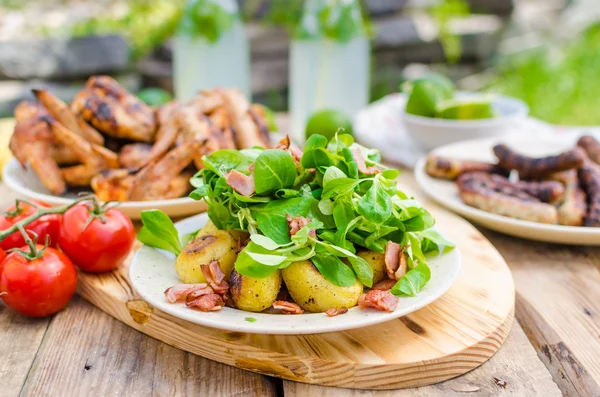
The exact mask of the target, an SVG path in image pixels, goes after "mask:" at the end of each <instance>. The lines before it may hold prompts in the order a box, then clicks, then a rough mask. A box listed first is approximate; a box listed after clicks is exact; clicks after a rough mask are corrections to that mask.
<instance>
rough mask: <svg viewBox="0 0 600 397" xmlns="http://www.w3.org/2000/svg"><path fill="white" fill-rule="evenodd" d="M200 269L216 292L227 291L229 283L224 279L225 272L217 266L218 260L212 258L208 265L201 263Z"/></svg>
mask: <svg viewBox="0 0 600 397" xmlns="http://www.w3.org/2000/svg"><path fill="white" fill-rule="evenodd" d="M200 270H201V271H202V274H204V277H206V280H207V281H208V283H209V284H210V286H211V288H212V289H213V290H214V291H215V292H216V293H217V294H219V295H224V294H226V293H227V292H229V284H228V283H227V281H225V274H224V273H223V271H222V270H221V267H220V266H219V261H217V260H213V261H211V262H210V263H209V264H208V265H201V266H200Z"/></svg>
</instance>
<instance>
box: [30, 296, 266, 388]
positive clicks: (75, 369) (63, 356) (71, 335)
mask: <svg viewBox="0 0 600 397" xmlns="http://www.w3.org/2000/svg"><path fill="white" fill-rule="evenodd" d="M24 361H25V360H24ZM275 394H276V393H275V387H274V384H273V383H272V381H271V380H269V379H268V378H266V377H264V376H260V375H256V374H253V373H250V372H246V371H243V370H240V369H236V368H233V367H229V366H226V365H223V364H218V363H215V362H212V361H209V360H207V359H204V358H201V357H198V356H194V355H192V354H189V353H185V352H182V351H180V350H178V349H175V348H173V347H170V346H168V345H165V344H164V343H161V342H159V341H156V340H154V339H152V338H149V337H147V336H145V335H143V334H141V333H140V332H137V331H135V330H133V329H132V328H130V327H128V326H127V325H125V324H122V323H121V322H119V321H117V320H115V319H113V318H112V317H110V316H109V315H107V314H105V313H103V312H101V311H100V310H98V309H96V308H94V307H93V306H92V305H90V304H89V303H87V302H85V301H84V300H83V299H81V298H79V297H76V298H75V299H74V300H73V302H71V305H70V307H69V308H68V310H65V311H62V312H60V313H59V314H57V315H56V316H55V317H54V319H53V321H52V323H51V326H50V327H49V328H48V332H47V334H46V337H45V338H44V340H43V343H42V344H41V347H40V350H39V352H38V355H37V357H36V358H35V361H34V363H33V366H32V368H31V371H30V373H29V376H28V378H27V380H26V382H25V385H24V387H23V390H22V395H24V396H67V395H69V396H86V395H99V396H105V395H126V396H150V395H156V396H169V395H178V396H188V395H189V396H236V395H238V396H274V395H275Z"/></svg>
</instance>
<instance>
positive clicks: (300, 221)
mask: <svg viewBox="0 0 600 397" xmlns="http://www.w3.org/2000/svg"><path fill="white" fill-rule="evenodd" d="M286 220H287V223H288V226H289V227H290V236H293V235H295V234H296V233H298V231H299V230H300V229H302V228H303V227H304V226H306V225H308V224H309V223H310V222H311V221H312V219H310V218H306V217H304V216H297V217H295V218H292V216H291V215H290V214H286ZM308 235H309V236H311V237H316V235H317V234H316V231H315V229H310V230H309V232H308Z"/></svg>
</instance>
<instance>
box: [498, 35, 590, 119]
mask: <svg viewBox="0 0 600 397" xmlns="http://www.w3.org/2000/svg"><path fill="white" fill-rule="evenodd" d="M491 90H492V91H495V92H500V93H503V94H505V95H510V96H514V97H516V98H520V99H522V100H523V101H525V102H526V103H527V104H528V105H529V107H530V112H531V115H532V116H534V117H537V118H539V119H542V120H544V121H547V122H549V123H553V124H562V125H580V126H586V125H600V24H597V25H594V26H592V27H591V28H589V29H587V30H586V31H584V32H583V33H582V34H581V35H580V36H579V37H577V38H576V39H575V40H571V41H570V42H568V43H564V44H562V45H559V46H557V47H554V48H544V49H541V50H536V51H534V52H530V53H526V54H521V55H519V56H512V57H509V58H507V59H505V60H501V62H500V63H499V65H498V79H497V81H496V82H495V83H493V84H492V86H491Z"/></svg>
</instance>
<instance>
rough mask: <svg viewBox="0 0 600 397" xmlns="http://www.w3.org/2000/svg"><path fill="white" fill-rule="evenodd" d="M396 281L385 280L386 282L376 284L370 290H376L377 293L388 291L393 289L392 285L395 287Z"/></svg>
mask: <svg viewBox="0 0 600 397" xmlns="http://www.w3.org/2000/svg"><path fill="white" fill-rule="evenodd" d="M396 282H397V281H396V280H391V279H387V280H381V281H380V282H378V283H375V285H374V286H373V287H372V288H371V289H376V290H379V291H389V290H391V289H392V288H394V285H396Z"/></svg>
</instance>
